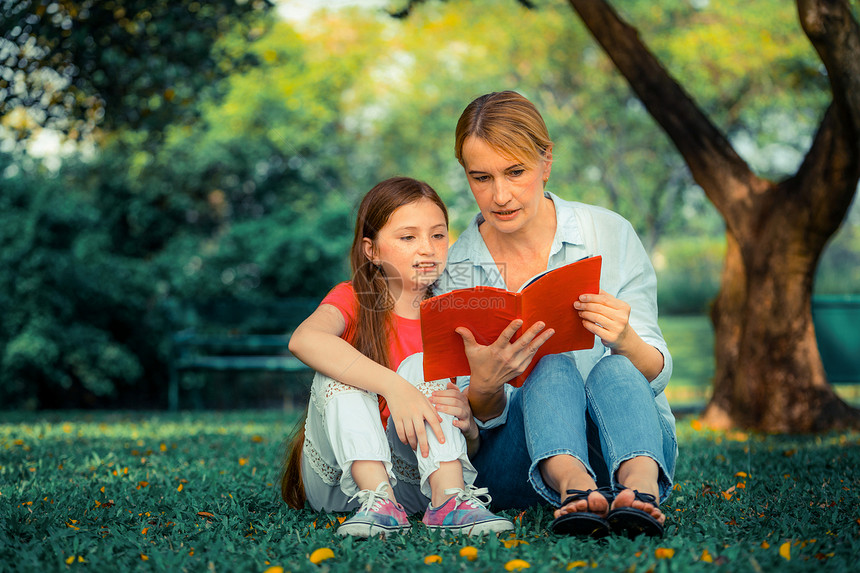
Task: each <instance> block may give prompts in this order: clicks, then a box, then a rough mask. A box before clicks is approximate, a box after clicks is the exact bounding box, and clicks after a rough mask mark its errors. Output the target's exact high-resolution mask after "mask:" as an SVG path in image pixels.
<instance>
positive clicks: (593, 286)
mask: <svg viewBox="0 0 860 573" xmlns="http://www.w3.org/2000/svg"><path fill="white" fill-rule="evenodd" d="M601 262H602V259H601V257H599V256H597V257H589V258H586V259H582V260H579V261H576V262H574V263H570V264H567V265H565V266H563V267H559V268H557V269H553V270H551V271H547V272H545V273H543V274H541V275H538V276H537V277H536V278H534V279H532V280H531V281H530V282H528V283H526V285H525V286H523V287H522V288H521V289H520V290H519V292H510V291H507V290H504V289H500V288H494V287H486V286H477V287H473V288H468V289H459V290H454V291H451V292H449V293H446V294H443V295H439V296H434V297H433V298H429V299H427V300H425V301H424V302H422V303H421V338H422V340H423V343H424V379H425V380H439V379H442V378H450V377H452V376H466V375H468V374H469V373H470V372H469V362H468V360H467V359H466V351H465V349H464V346H463V339H462V338H461V337H460V335H459V334H457V333H456V332H454V329H455V328H459V327H461V326H463V327H465V328H468V329H469V330H470V331H471V332H472V334H473V335H474V336H475V339H476V340H477V342H478V343H479V344H483V345H488V344H492V343H493V342H495V341H496V339H497V338H498V337H499V335H500V334H501V333H502V331H503V330H504V329H505V328H506V327H507V326H508V325H509V324H510V323H511V321H512V320H514V319H516V318H521V319H522V320H523V325H522V326H521V327H520V329H519V330H518V331H517V332H516V334H515V335H514V337H513V338H512V340H516V339H517V338H518V337H519V336H520V334H521V333H523V332H525V331H526V330H528V329H529V328H530V327H531V325H533V324H534V323H535V322H538V321H541V322H544V323H546V328H545V329H544V330H546V329H550V328H552V329H554V330H555V334H554V335H552V336H551V337H550V339H549V340H547V341H546V342H544V343H543V345H542V346H541V347H540V348H539V349H538V351H537V353H536V354H535V356H534V358H533V359H532V361H531V363H530V364H529V366H528V368H527V369H526V371H525V372H523V373H522V374H521V375H519V376H517V377H516V378H514V379H513V380H511V381H509V382H508V383H509V384H512V385H514V386H522V384H523V382H525V379H526V378H527V377H528V375H529V373H531V371H532V368H534V367H535V365H536V364H537V362H538V360H540V358H541V357H542V356H544V355H546V354H558V353H561V352H567V351H569V350H582V349H585V348H591V347H592V346H594V335H593V334H592V333H590V332H588V331H587V330H586V329H585V327H584V326H582V319H580V318H579V315H578V314H577V311H576V309H574V308H573V303H574V302H575V301H577V300H579V295H581V294H586V293H592V294H597V293H598V292H599V290H600V266H601ZM542 332H543V331H542Z"/></svg>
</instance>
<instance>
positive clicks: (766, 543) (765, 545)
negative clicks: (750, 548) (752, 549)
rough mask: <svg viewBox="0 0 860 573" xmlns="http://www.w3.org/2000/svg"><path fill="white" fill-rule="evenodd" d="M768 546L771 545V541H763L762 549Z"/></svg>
mask: <svg viewBox="0 0 860 573" xmlns="http://www.w3.org/2000/svg"><path fill="white" fill-rule="evenodd" d="M768 547H770V543H768V542H767V541H762V542H761V548H762V549H767V548H768Z"/></svg>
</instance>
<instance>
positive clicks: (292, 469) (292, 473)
mask: <svg viewBox="0 0 860 573" xmlns="http://www.w3.org/2000/svg"><path fill="white" fill-rule="evenodd" d="M420 199H429V200H430V201H433V203H435V204H436V205H438V207H439V208H440V209H441V210H442V213H443V214H444V216H445V224H446V225H447V224H448V210H447V209H446V208H445V204H444V203H443V202H442V199H440V198H439V195H438V194H437V193H436V191H434V190H433V188H432V187H430V186H429V185H427V184H426V183H424V182H422V181H417V180H415V179H410V178H408V177H392V178H391V179H386V180H385V181H382V182H381V183H379V184H378V185H376V186H375V187H374V188H373V189H371V190H370V191H368V193H367V195H365V196H364V199H362V201H361V204H360V205H359V206H358V214H357V215H356V221H355V235H354V237H353V241H352V248H351V249H350V256H349V262H350V266H351V269H352V288H353V290H354V291H355V298H356V310H357V312H356V317H355V333H354V335H353V336H352V339H351V340H349V342H350V343H351V344H352V345H353V346H354V347H355V348H356V349H357V350H358V351H359V352H361V353H362V354H364V355H365V356H367V357H368V358H370V359H371V360H373V361H374V362H377V363H379V364H382V365H383V366H386V367H388V368H391V366H392V365H391V357H390V356H389V352H388V348H389V338H390V337H391V336H396V335H397V332H396V330H395V329H394V325H393V320H394V318H393V316H392V308H393V306H394V301H393V300H392V298H391V294H390V293H389V291H388V282H387V281H386V279H385V273H384V272H383V270H382V268H381V267H379V266H376V265H374V264H373V263H372V262H371V261H369V260H367V256H366V255H365V253H364V239H365V238H367V239H370V240H371V241H372V242H373V244H374V246H375V245H376V238H377V236H378V234H379V230H380V229H382V227H384V226H385V224H386V223H387V222H388V220H389V219H390V218H391V215H392V214H393V213H394V212H395V211H396V210H397V209H399V208H400V207H402V206H404V205H409V204H411V203H414V202H415V201H418V200H420ZM427 294H428V296H429V295H430V289H429V288H428V290H427ZM304 441H305V419H304V418H302V420H300V421H299V423H298V425H297V426H296V428H295V429H294V430H293V433H292V437H291V439H290V441H289V446H288V447H287V452H286V455H285V460H284V471H283V473H282V475H281V497H282V498H283V500H284V501H285V502H286V503H287V505H289V506H290V507H292V508H294V509H302V508H303V507H304V506H305V502H306V501H307V498H306V497H305V488H304V483H303V482H302V471H301V459H302V447H303V445H304Z"/></svg>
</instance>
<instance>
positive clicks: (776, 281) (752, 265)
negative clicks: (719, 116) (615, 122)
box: [569, 0, 860, 433]
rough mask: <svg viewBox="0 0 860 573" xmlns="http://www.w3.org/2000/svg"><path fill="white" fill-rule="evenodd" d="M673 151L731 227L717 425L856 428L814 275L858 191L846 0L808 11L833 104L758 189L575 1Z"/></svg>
mask: <svg viewBox="0 0 860 573" xmlns="http://www.w3.org/2000/svg"><path fill="white" fill-rule="evenodd" d="M569 3H570V5H571V6H572V7H573V9H574V10H575V11H576V12H577V13H578V14H579V16H580V17H581V19H582V20H583V22H584V23H585V25H586V27H587V28H588V29H589V31H590V32H591V33H592V35H593V36H594V37H595V39H596V40H597V41H598V43H600V45H601V46H602V47H603V49H604V50H605V51H606V53H607V54H608V56H609V57H610V59H611V60H612V61H613V62H614V63H615V65H616V67H617V68H618V70H619V71H620V72H621V73H622V75H624V77H625V78H626V79H627V81H628V82H629V84H630V86H631V88H632V89H633V90H634V91H635V92H636V94H637V95H638V96H639V98H640V100H641V101H642V103H643V104H644V105H645V107H646V108H647V109H648V111H649V112H650V113H651V115H652V116H653V117H654V119H655V120H656V121H657V122H658V123H659V124H660V126H661V127H662V128H663V129H664V130H665V131H666V133H667V134H668V135H669V137H670V138H671V139H672V141H673V142H674V143H675V145H676V147H677V148H678V150H679V152H680V153H681V155H682V156H683V158H684V161H685V162H686V163H687V165H688V166H689V168H690V171H691V173H692V175H693V178H694V179H695V181H696V182H697V183H698V184H699V185H700V186H701V187H702V188H703V189H704V190H705V194H706V195H707V196H708V198H709V199H710V201H711V202H712V203H713V204H714V205H715V206H716V208H717V209H718V211H719V212H720V213H721V215H722V216H723V219H724V220H725V223H726V241H727V251H726V260H725V265H724V268H723V275H722V284H721V289H720V293H719V295H718V297H717V300H716V302H715V304H714V306H713V310H712V315H711V316H712V320H713V323H714V330H715V358H716V373H715V379H714V393H713V397H712V399H711V401H710V403H709V404H708V406H707V408H706V409H705V412H704V421H705V422H706V423H708V424H709V425H712V426H716V427H720V428H727V427H732V426H740V427H744V428H749V429H757V430H762V431H768V432H783V433H787V432H813V431H822V430H826V429H832V428H843V427H849V426H851V427H857V426H858V425H860V411H858V410H856V409H854V408H851V407H850V406H848V405H847V404H845V403H844V402H842V400H840V399H839V398H838V396H836V394H835V393H834V392H833V389H832V388H831V387H830V385H829V384H828V383H827V379H826V375H825V372H824V368H823V366H822V363H821V357H820V355H819V353H818V347H817V344H816V340H815V331H814V328H813V323H812V313H811V299H812V285H813V279H814V274H815V268H816V265H817V263H818V259H819V257H820V255H821V252H822V251H823V249H824V246H825V244H826V242H827V239H828V238H829V237H830V236H831V235H832V234H833V233H834V232H835V231H836V229H837V228H838V227H839V225H840V224H841V222H842V220H843V218H844V217H845V214H846V212H847V210H848V207H849V205H850V203H851V199H852V197H853V195H854V192H855V190H856V188H857V182H858V179H860V31H858V25H857V22H856V21H855V20H854V19H853V17H852V15H851V11H850V7H849V6H848V3H847V2H846V1H845V0H798V12H799V16H800V20H801V24H802V26H803V28H804V31H805V32H806V34H807V35H808V36H809V38H810V40H811V41H812V43H813V45H814V46H815V48H816V50H817V51H818V53H819V55H820V57H821V59H822V62H823V63H824V65H825V67H826V68H827V71H828V75H829V78H830V81H831V91H832V92H833V103H832V104H831V106H830V108H829V109H828V110H827V113H825V115H824V118H823V120H822V122H821V125H820V127H819V130H818V132H817V134H816V137H815V139H814V141H813V144H812V146H811V147H810V150H809V152H808V154H807V156H806V158H805V160H804V162H803V164H802V165H801V167H800V168H799V169H798V172H797V173H796V174H795V175H794V176H793V177H791V178H789V179H787V180H785V181H782V182H780V183H775V182H772V181H768V180H765V179H763V178H760V177H758V176H757V175H756V174H755V173H753V172H752V170H751V169H750V168H749V166H748V165H747V164H746V162H744V161H743V159H741V158H740V156H739V155H738V154H737V153H736V152H735V150H734V149H733V148H732V146H731V144H730V143H729V141H728V140H727V139H726V137H725V136H724V135H723V133H722V132H721V131H720V130H719V129H717V128H716V127H715V126H714V125H713V123H712V122H711V121H710V120H709V119H708V118H707V117H706V116H705V114H704V113H703V112H702V111H701V109H700V108H699V107H698V106H697V105H696V103H695V102H694V101H693V100H692V98H691V97H690V96H689V95H688V94H687V93H686V92H685V91H684V90H683V88H682V87H681V86H680V85H679V84H678V83H677V82H676V81H675V80H674V79H673V78H672V77H671V75H670V74H669V73H668V72H667V71H666V70H665V68H663V66H661V65H660V63H659V62H658V61H657V59H656V58H655V57H654V56H653V55H652V54H651V52H650V51H649V50H648V48H647V47H646V46H645V44H644V43H643V42H642V41H641V39H640V38H639V35H638V33H637V31H636V30H635V29H634V28H632V27H631V26H629V25H628V24H626V23H625V22H623V21H622V20H621V18H620V17H619V16H618V14H617V13H616V12H615V11H614V10H613V9H612V8H611V7H610V6H609V5H608V3H607V2H605V1H603V0H569Z"/></svg>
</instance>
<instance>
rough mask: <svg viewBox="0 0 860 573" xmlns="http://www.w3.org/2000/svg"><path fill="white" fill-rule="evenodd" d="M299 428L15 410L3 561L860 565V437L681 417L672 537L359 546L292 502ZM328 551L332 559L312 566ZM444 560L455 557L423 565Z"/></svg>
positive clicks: (159, 566)
mask: <svg viewBox="0 0 860 573" xmlns="http://www.w3.org/2000/svg"><path fill="white" fill-rule="evenodd" d="M294 421H295V416H290V415H284V413H283V412H280V411H268V412H237V413H232V414H214V413H204V414H196V415H192V414H187V413H185V414H178V415H153V414H128V413H126V414H118V413H101V414H95V415H93V414H81V413H68V414H63V415H59V414H55V413H45V414H42V415H38V416H34V415H32V414H31V415H25V414H21V413H17V412H12V413H9V414H8V415H6V416H5V417H4V421H3V423H2V424H0V493H2V498H3V500H4V502H3V503H2V504H0V559H2V562H3V563H4V564H7V565H8V566H11V567H12V568H14V569H15V570H16V571H21V572H29V571H44V570H45V569H49V570H65V569H66V568H67V567H68V568H69V569H74V568H75V567H86V568H87V569H95V570H108V569H110V570H117V569H120V570H134V569H138V568H141V569H143V568H145V569H147V570H150V569H151V570H157V571H178V570H183V569H187V570H190V571H196V570H204V569H207V568H216V569H224V570H229V571H237V572H244V571H256V572H260V571H265V570H266V569H267V568H268V567H270V566H281V567H283V568H284V570H289V571H296V572H298V571H319V570H320V569H325V570H326V571H332V572H339V571H359V570H372V571H382V572H385V571H404V570H410V569H428V570H430V569H432V568H434V567H439V568H440V570H443V569H444V570H446V571H447V570H478V571H501V570H504V566H505V564H506V563H508V562H509V561H511V560H513V559H522V560H525V561H526V562H528V563H529V565H530V569H529V571H563V570H566V569H567V568H568V567H570V565H571V564H574V565H575V566H578V567H584V568H586V569H591V567H595V568H596V569H597V570H599V571H627V570H629V569H630V568H632V567H635V569H636V570H637V571H645V570H648V569H654V570H655V571H669V570H673V571H674V570H678V571H688V570H703V569H706V568H707V569H708V570H710V569H713V570H714V571H738V570H746V569H759V568H760V569H761V570H764V571H776V570H779V571H789V572H790V571H808V570H809V569H810V567H815V566H822V567H826V568H827V569H829V570H833V571H843V570H850V569H851V565H850V564H851V563H852V562H853V561H854V559H855V556H856V555H857V552H858V551H860V541H858V536H857V534H856V531H857V524H856V522H855V520H856V517H857V516H856V507H857V504H858V503H860V494H858V492H860V483H858V478H857V476H856V472H855V471H854V468H856V467H857V465H858V464H860V447H858V445H860V435H858V434H856V433H848V434H842V435H838V434H832V435H826V436H818V437H798V436H788V437H780V436H766V435H757V434H743V433H740V432H728V433H717V432H711V431H708V430H706V429H701V427H700V425H698V422H697V421H696V420H690V419H682V420H680V421H679V422H678V438H679V449H680V457H679V459H678V465H677V468H676V473H675V484H676V485H675V490H674V491H673V492H672V496H671V497H670V499H669V500H668V502H667V503H665V504H664V506H663V510H664V511H665V512H666V514H667V528H666V531H667V533H666V536H665V537H664V538H662V539H644V538H639V539H636V540H632V541H631V540H627V539H622V538H617V537H611V538H609V539H607V540H605V541H602V542H600V541H594V540H590V539H578V538H565V537H557V536H555V535H552V534H550V533H548V532H547V526H548V524H549V522H550V521H551V519H552V514H551V510H550V509H549V508H532V509H529V510H528V511H526V512H524V513H523V514H522V516H521V517H520V518H519V519H518V520H517V522H516V529H515V531H514V537H513V539H514V540H516V542H512V539H510V538H508V537H503V538H502V539H498V538H496V537H495V536H489V537H487V538H478V539H472V538H468V537H461V536H449V537H440V536H439V535H436V534H430V533H428V532H427V530H426V529H424V528H423V526H422V525H421V523H420V522H419V521H420V515H416V516H414V517H413V530H412V532H411V533H409V534H407V535H404V536H395V537H393V538H391V539H388V540H381V539H372V540H368V541H361V542H359V541H356V540H353V539H342V538H340V537H337V536H336V535H335V533H334V527H332V526H331V525H330V524H332V523H333V522H334V520H335V515H333V514H326V513H318V512H315V511H312V510H310V509H305V510H302V511H295V510H291V509H288V508H287V507H286V506H284V505H283V504H282V503H281V502H280V500H279V498H278V494H277V481H278V477H279V476H278V473H279V468H280V456H281V454H282V449H283V448H282V441H283V440H284V439H285V438H286V436H287V434H288V433H289V431H290V429H291V426H292V424H293V422H294ZM504 515H506V516H507V517H509V518H515V517H517V516H518V512H516V511H506V512H504ZM46 539H50V540H51V542H50V543H45V540H46ZM506 542H507V543H506ZM786 544H787V545H786ZM465 546H473V547H475V548H476V549H477V555H476V559H475V560H474V561H469V560H467V559H466V558H465V557H462V556H461V555H460V549H461V548H463V547H465ZM783 547H785V548H786V549H788V550H789V553H788V557H790V559H788V558H786V556H783V555H781V548H783ZM319 548H329V549H331V550H332V552H333V553H334V557H333V558H331V559H329V560H327V561H324V562H322V563H320V564H319V565H316V564H313V563H311V561H310V559H309V557H310V555H311V554H312V553H313V552H314V551H315V550H316V549H319ZM659 549H662V551H660V552H659V555H660V556H662V557H663V558H660V556H658V550H659ZM666 550H671V556H669V555H670V552H668V551H666ZM429 555H438V556H440V557H441V558H442V562H441V563H440V564H437V565H425V564H424V558H425V557H427V556H429ZM708 559H710V562H708V561H707V560H708ZM592 564H593V565H592ZM753 564H754V565H753ZM573 570H577V568H576V567H574V569H573Z"/></svg>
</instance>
